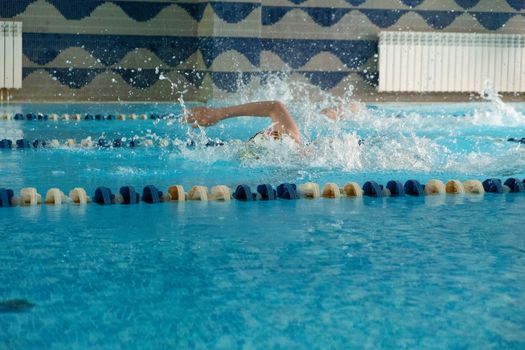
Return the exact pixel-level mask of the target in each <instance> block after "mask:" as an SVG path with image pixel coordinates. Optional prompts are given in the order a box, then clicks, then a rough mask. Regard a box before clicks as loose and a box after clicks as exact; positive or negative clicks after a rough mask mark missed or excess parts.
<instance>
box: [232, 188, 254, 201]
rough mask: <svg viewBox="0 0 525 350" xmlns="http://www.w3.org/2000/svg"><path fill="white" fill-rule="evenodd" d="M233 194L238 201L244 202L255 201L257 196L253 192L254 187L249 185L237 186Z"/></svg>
mask: <svg viewBox="0 0 525 350" xmlns="http://www.w3.org/2000/svg"><path fill="white" fill-rule="evenodd" d="M232 196H233V198H235V199H237V200H238V201H243V202H247V201H254V200H255V198H256V195H255V194H253V193H252V189H251V188H250V186H248V185H239V186H237V188H236V189H235V192H233V194H232Z"/></svg>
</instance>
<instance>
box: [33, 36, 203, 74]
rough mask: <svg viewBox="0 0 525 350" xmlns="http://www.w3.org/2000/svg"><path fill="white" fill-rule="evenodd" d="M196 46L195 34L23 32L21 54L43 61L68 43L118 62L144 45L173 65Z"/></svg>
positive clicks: (68, 45) (183, 60)
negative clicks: (144, 34) (145, 34)
mask: <svg viewBox="0 0 525 350" xmlns="http://www.w3.org/2000/svg"><path fill="white" fill-rule="evenodd" d="M198 46H199V39H198V38H194V37H167V36H133V35H91V34H87V35H76V34H48V33H25V34H24V36H23V50H24V54H25V55H26V56H27V58H29V59H30V60H31V61H33V62H35V63H38V64H41V65H44V64H47V63H49V62H51V61H52V60H54V59H55V58H56V57H57V56H58V54H59V53H60V52H62V51H64V50H65V49H67V48H70V47H83V48H84V49H85V50H86V51H87V52H89V53H90V54H92V55H93V56H94V57H95V58H97V59H99V60H100V61H101V62H102V63H103V64H104V65H106V66H109V65H113V64H116V63H118V62H119V61H120V60H121V59H122V58H123V57H124V56H125V55H126V54H127V53H129V52H131V51H133V50H134V49H136V48H145V49H148V50H150V51H152V52H153V53H155V55H157V56H158V57H159V58H160V59H161V60H162V61H163V62H164V63H166V64H168V65H170V66H176V65H178V64H180V63H182V62H185V61H186V60H187V59H188V58H189V57H190V56H191V55H192V54H193V53H195V52H196V51H197V49H198Z"/></svg>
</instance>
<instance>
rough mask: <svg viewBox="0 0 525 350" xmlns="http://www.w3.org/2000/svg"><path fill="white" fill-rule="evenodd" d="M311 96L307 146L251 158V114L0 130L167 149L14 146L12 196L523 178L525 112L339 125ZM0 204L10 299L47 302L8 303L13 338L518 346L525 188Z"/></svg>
mask: <svg viewBox="0 0 525 350" xmlns="http://www.w3.org/2000/svg"><path fill="white" fill-rule="evenodd" d="M314 107H315V108H314ZM314 107H312V108H311V110H310V109H309V108H305V107H304V106H298V105H296V106H293V108H292V111H293V114H294V115H295V116H296V117H297V118H298V120H299V123H300V127H301V130H302V132H303V135H304V136H305V137H304V138H305V139H306V140H307V141H308V145H307V146H305V148H304V149H301V150H297V149H296V148H294V146H291V145H287V144H284V145H279V147H278V148H277V147H275V145H274V144H271V143H270V144H262V145H258V146H257V148H256V149H252V148H249V149H247V148H246V147H247V146H246V144H245V143H243V142H240V141H235V140H246V139H247V138H248V137H249V136H250V135H251V134H253V133H255V132H257V131H258V130H259V129H260V128H262V127H264V126H265V125H267V122H266V121H264V120H257V121H255V122H254V121H253V120H250V119H248V118H245V119H240V120H229V121H227V123H226V124H225V125H226V127H221V126H216V127H214V128H211V129H209V130H207V134H206V135H204V134H202V133H201V132H200V131H190V130H188V128H187V127H186V126H185V125H182V124H180V123H178V122H177V120H176V119H169V120H163V121H149V120H148V121H130V120H128V121H125V122H119V121H103V122H95V121H92V122H87V121H82V122H50V121H49V122H18V121H0V138H6V137H7V138H13V139H15V138H19V137H25V138H28V139H33V138H42V139H52V138H54V139H58V140H60V141H64V140H66V139H67V138H75V139H77V140H80V139H81V138H85V137H88V136H91V137H92V138H93V139H98V138H99V137H107V138H110V139H112V138H115V137H122V136H125V137H128V138H129V137H133V136H137V137H139V138H140V139H141V140H145V139H151V140H152V141H153V144H154V145H153V146H152V147H149V148H146V147H139V148H135V149H131V148H113V149H98V148H92V149H81V148H75V149H70V148H67V147H60V148H58V149H37V150H3V151H0V178H1V183H0V187H10V188H13V189H15V191H18V190H19V189H20V188H22V187H28V186H34V187H37V188H38V190H39V192H40V193H42V194H45V192H46V191H47V189H48V188H50V187H60V188H61V189H62V190H64V191H65V192H68V191H69V190H70V189H71V188H73V187H77V186H82V187H85V188H86V189H87V190H88V192H89V193H90V194H92V193H93V191H94V189H95V188H96V187H97V186H101V185H104V186H108V187H110V188H112V189H113V191H114V192H115V191H117V190H118V188H119V187H120V186H123V185H128V184H129V185H134V186H135V187H136V188H139V189H140V188H141V186H144V185H146V184H154V185H156V186H157V187H159V188H160V189H165V188H166V187H167V186H168V185H173V184H183V185H184V186H185V187H186V188H187V189H188V188H189V187H190V186H192V185H196V184H203V185H207V186H212V185H216V184H226V185H229V186H232V187H233V186H235V185H237V184H239V183H247V184H249V185H252V186H253V185H256V184H258V183H263V182H269V183H272V184H274V185H277V184H279V183H281V182H284V181H287V182H296V183H302V182H307V181H316V182H319V183H321V184H323V183H325V182H328V181H330V182H336V183H338V184H339V185H341V186H342V185H343V184H344V183H345V182H348V181H357V182H359V183H361V184H362V183H364V181H366V180H376V181H378V182H380V183H383V184H384V183H385V182H386V181H387V180H390V179H392V178H395V179H399V180H401V181H404V180H407V179H409V178H417V179H419V180H420V181H422V182H426V181H427V180H428V179H431V178H438V179H441V180H442V181H447V180H449V179H452V178H458V179H460V180H466V179H470V178H475V179H480V180H482V179H484V178H487V177H500V178H502V179H505V178H507V177H511V176H512V177H518V178H521V179H523V178H524V177H525V145H522V144H519V143H511V142H507V141H506V140H507V138H509V137H520V138H521V137H525V117H524V112H525V106H523V105H514V106H509V105H502V104H498V103H496V102H490V103H472V104H463V105H452V104H450V105H423V106H412V105H410V106H407V105H377V106H369V107H370V108H369V110H368V111H366V112H363V113H360V114H359V115H355V116H352V117H351V118H350V117H349V118H348V119H347V120H344V121H341V122H337V123H332V122H328V121H326V120H325V119H324V118H323V117H321V116H319V114H318V113H316V112H315V110H318V107H319V106H314ZM10 108H11V109H12V110H13V111H21V112H23V113H27V112H44V113H51V112H56V113H64V112H67V113H74V112H82V113H86V112H90V113H98V112H100V113H120V112H125V113H128V114H129V113H132V112H134V113H141V112H148V113H152V112H155V113H161V114H166V113H168V112H173V113H174V114H175V115H177V114H180V107H179V106H176V105H129V106H118V105H97V106H95V105H63V106H56V105H20V106H12V107H10ZM208 138H212V139H220V140H223V141H225V145H223V146H220V147H211V148H210V147H205V146H204V143H205V141H206V140H207V139H208ZM188 139H191V140H194V143H195V147H190V148H188V147H186V142H187V140H188ZM160 140H169V142H170V146H169V147H160V146H159V142H160ZM232 140H233V141H232ZM359 140H364V143H363V144H362V145H361V146H359ZM0 209H1V210H0V228H1V229H0V301H1V300H9V299H26V300H28V301H30V302H31V303H33V304H35V306H34V307H32V308H30V309H28V310H25V311H23V312H5V313H0V348H6V349H57V348H58V349H61V348H64V349H86V348H111V349H118V348H122V349H145V348H155V349H164V348H166V349H167V348H169V349H172V348H177V349H179V348H180V349H182V348H222V349H232V348H246V349H250V348H256V349H267V348H309V349H310V348H510V349H520V348H524V347H525V326H524V325H525V278H524V277H525V238H524V237H525V236H524V234H523V231H524V230H523V213H524V210H525V195H524V194H502V195H496V194H485V195H484V196H475V195H465V196H450V195H449V196H432V197H424V198H423V197H419V198H413V197H406V198H383V199H372V198H364V199H349V198H342V199H340V200H329V199H322V200H299V201H284V200H279V201H276V202H257V203H244V202H237V201H234V202H231V203H220V202H208V203H201V202H186V203H182V204H180V203H163V204H158V205H148V204H145V203H141V204H139V205H137V206H123V205H120V206H119V205H115V206H111V207H103V206H98V205H88V206H85V207H78V206H72V205H63V206H61V207H53V206H40V207H34V208H27V207H26V208H21V207H14V208H0Z"/></svg>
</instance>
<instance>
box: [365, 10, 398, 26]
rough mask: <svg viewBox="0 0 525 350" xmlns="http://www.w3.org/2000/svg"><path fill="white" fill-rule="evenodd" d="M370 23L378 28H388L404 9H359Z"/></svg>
mask: <svg viewBox="0 0 525 350" xmlns="http://www.w3.org/2000/svg"><path fill="white" fill-rule="evenodd" d="M359 11H360V12H361V13H363V14H364V15H365V16H366V17H367V18H368V19H369V20H370V21H371V22H372V23H374V24H375V25H376V26H378V27H379V28H388V27H391V26H392V25H394V24H395V23H396V22H397V21H398V20H399V19H400V18H401V16H403V15H404V14H406V13H407V12H408V11H406V10H376V9H373V10H372V9H366V10H365V9H362V10H359Z"/></svg>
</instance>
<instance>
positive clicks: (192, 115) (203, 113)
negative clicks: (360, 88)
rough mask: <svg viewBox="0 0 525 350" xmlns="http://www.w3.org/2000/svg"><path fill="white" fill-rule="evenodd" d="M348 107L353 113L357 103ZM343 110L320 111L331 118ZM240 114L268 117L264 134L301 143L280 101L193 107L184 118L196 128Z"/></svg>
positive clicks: (297, 130) (355, 110)
mask: <svg viewBox="0 0 525 350" xmlns="http://www.w3.org/2000/svg"><path fill="white" fill-rule="evenodd" d="M349 108H350V111H351V112H352V113H355V112H357V111H358V108H359V105H358V104H356V103H352V104H351V106H350V107H349ZM343 112H344V111H343V109H342V108H326V109H323V110H322V111H321V113H322V114H324V115H325V116H327V117H328V118H330V119H332V120H339V119H341V118H342V117H343V115H344V113H343ZM240 116H252V117H270V118H271V119H272V125H271V126H270V128H269V129H268V131H265V132H264V134H265V135H266V136H269V137H272V138H274V139H280V138H281V136H282V135H288V136H290V137H291V138H292V139H293V140H295V141H296V142H297V143H301V134H300V133H299V129H298V127H297V124H296V123H295V120H294V119H293V117H292V116H291V114H290V112H289V111H288V109H287V108H286V106H285V105H284V104H283V103H282V102H280V101H262V102H251V103H246V104H241V105H237V106H230V107H223V108H209V107H194V108H191V109H190V110H189V113H188V114H187V116H186V119H185V120H186V122H187V123H188V124H191V125H192V127H194V128H198V127H208V126H212V125H215V124H217V123H218V122H220V121H221V120H224V119H227V118H233V117H240ZM257 135H258V134H257Z"/></svg>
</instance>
